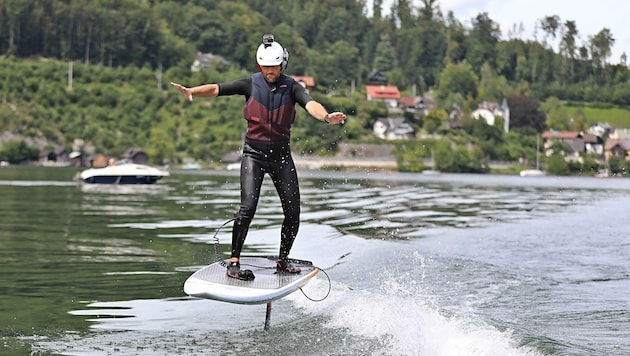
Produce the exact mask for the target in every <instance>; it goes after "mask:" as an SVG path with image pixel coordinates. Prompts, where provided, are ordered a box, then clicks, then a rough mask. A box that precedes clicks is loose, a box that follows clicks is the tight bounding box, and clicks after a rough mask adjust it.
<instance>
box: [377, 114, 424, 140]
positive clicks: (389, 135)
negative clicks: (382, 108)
mask: <svg viewBox="0 0 630 356" xmlns="http://www.w3.org/2000/svg"><path fill="white" fill-rule="evenodd" d="M373 130H374V134H375V135H376V136H377V137H379V138H381V139H384V140H406V139H410V138H413V137H414V136H415V131H414V129H413V127H411V125H409V123H408V122H406V121H405V119H403V118H395V119H393V118H381V119H378V120H376V122H375V123H374V128H373Z"/></svg>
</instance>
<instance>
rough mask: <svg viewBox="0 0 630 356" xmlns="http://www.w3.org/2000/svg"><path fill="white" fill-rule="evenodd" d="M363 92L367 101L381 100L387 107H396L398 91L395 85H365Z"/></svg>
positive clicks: (398, 97) (398, 96)
mask: <svg viewBox="0 0 630 356" xmlns="http://www.w3.org/2000/svg"><path fill="white" fill-rule="evenodd" d="M365 93H366V95H367V100H368V101H383V102H384V103H385V104H387V107H388V108H397V107H398V100H400V91H398V87H397V86H395V85H366V86H365Z"/></svg>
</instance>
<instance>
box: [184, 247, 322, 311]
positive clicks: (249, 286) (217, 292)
mask: <svg viewBox="0 0 630 356" xmlns="http://www.w3.org/2000/svg"><path fill="white" fill-rule="evenodd" d="M276 260H277V257H243V258H241V260H240V263H241V269H243V270H245V269H249V270H251V271H252V272H254V275H255V276H256V278H255V279H254V280H253V281H242V280H239V279H235V278H230V277H228V276H226V274H225V272H226V267H225V266H223V265H221V263H220V262H216V263H213V264H211V265H209V266H205V267H203V268H201V269H200V270H198V271H196V272H195V273H193V274H192V275H191V276H190V277H188V279H187V280H186V282H185V283H184V292H185V293H186V294H188V295H190V296H193V297H199V298H206V299H213V300H219V301H223V302H229V303H237V304H262V303H268V302H271V301H273V300H276V299H279V298H282V297H284V296H286V295H288V294H290V293H293V292H295V291H296V290H298V289H299V288H301V287H303V286H304V285H306V283H308V281H309V280H310V279H311V278H313V277H314V276H315V275H317V273H318V272H319V270H320V269H319V268H318V267H316V266H314V265H313V263H312V262H310V261H304V260H297V259H291V261H292V262H293V264H294V265H295V266H297V267H300V269H301V272H300V273H286V272H277V271H276Z"/></svg>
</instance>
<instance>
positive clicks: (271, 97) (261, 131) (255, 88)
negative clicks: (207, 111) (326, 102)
mask: <svg viewBox="0 0 630 356" xmlns="http://www.w3.org/2000/svg"><path fill="white" fill-rule="evenodd" d="M236 94H240V95H244V96H245V101H246V102H245V105H244V106H243V117H244V118H245V120H247V134H246V135H245V137H246V138H247V139H248V141H254V142H272V143H286V142H289V141H290V139H291V125H292V124H293V122H294V121H295V104H296V103H297V104H299V105H300V106H302V108H304V107H306V104H307V103H308V102H309V101H311V100H313V99H312V98H311V96H310V95H308V93H306V90H305V89H304V87H303V86H302V85H300V84H299V83H297V82H296V81H295V80H294V79H293V78H291V77H289V76H287V75H285V74H281V75H280V77H279V78H278V80H277V81H276V82H275V83H268V82H267V80H265V78H264V77H263V75H262V73H255V74H253V75H252V76H251V77H250V78H243V79H238V80H235V81H232V82H227V83H220V84H219V96H226V95H236Z"/></svg>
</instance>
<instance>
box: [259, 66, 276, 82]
mask: <svg viewBox="0 0 630 356" xmlns="http://www.w3.org/2000/svg"><path fill="white" fill-rule="evenodd" d="M260 71H261V72H262V74H263V77H265V79H266V80H267V82H269V83H275V82H276V80H278V77H280V65H277V66H260Z"/></svg>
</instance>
